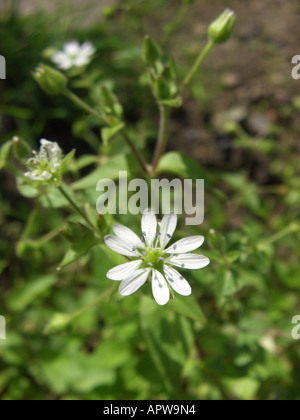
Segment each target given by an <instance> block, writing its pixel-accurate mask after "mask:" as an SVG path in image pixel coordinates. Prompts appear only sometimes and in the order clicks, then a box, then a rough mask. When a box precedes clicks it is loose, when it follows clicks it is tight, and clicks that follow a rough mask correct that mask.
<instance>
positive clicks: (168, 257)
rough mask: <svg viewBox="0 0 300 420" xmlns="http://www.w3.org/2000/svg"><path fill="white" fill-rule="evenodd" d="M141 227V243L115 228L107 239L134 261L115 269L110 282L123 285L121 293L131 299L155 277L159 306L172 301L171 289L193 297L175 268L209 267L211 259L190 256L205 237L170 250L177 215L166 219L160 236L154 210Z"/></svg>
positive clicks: (185, 240) (121, 228) (127, 231)
mask: <svg viewBox="0 0 300 420" xmlns="http://www.w3.org/2000/svg"><path fill="white" fill-rule="evenodd" d="M141 225H142V234H143V236H142V238H141V239H140V238H139V237H138V236H137V235H136V234H135V233H134V232H133V231H132V230H130V229H129V228H127V227H125V226H122V225H114V226H113V231H114V233H115V235H107V236H105V238H104V241H105V243H106V245H107V246H108V247H109V248H110V249H112V250H113V251H115V252H118V253H119V254H122V255H125V256H127V257H133V258H134V260H133V261H130V262H127V263H125V264H121V265H118V266H116V267H114V268H112V269H111V270H109V271H108V273H107V274H106V276H107V277H108V278H109V279H110V280H117V281H121V284H120V287H119V292H120V294H121V295H123V296H128V295H131V294H132V293H134V292H135V291H136V290H138V289H139V288H140V287H141V286H142V285H143V284H144V283H145V282H146V281H147V278H148V276H149V274H151V277H152V293H153V296H154V299H155V300H156V302H157V303H158V304H159V305H165V304H166V303H167V302H168V301H169V299H170V288H169V287H170V286H171V287H172V289H173V290H175V292H177V293H179V294H180V295H183V296H188V295H190V294H191V292H192V290H191V287H190V285H189V283H188V282H187V281H186V279H185V278H184V277H183V276H182V275H181V274H180V273H179V272H178V271H177V270H176V269H175V268H174V267H181V268H186V269H190V270H193V269H194V270H195V269H200V268H203V267H205V266H207V265H208V264H209V262H210V261H209V259H208V258H207V257H205V256H203V255H199V254H192V253H190V251H194V250H195V249H197V248H199V247H200V246H201V245H202V244H203V242H204V238H203V236H190V237H187V238H183V239H180V240H179V241H177V242H175V243H174V244H173V245H171V246H169V247H167V248H166V246H167V245H168V243H169V241H170V239H171V237H172V235H173V233H174V231H175V229H176V225H177V216H176V215H175V214H166V215H165V216H164V217H163V219H162V221H161V224H160V229H159V232H158V233H156V232H157V220H156V216H155V215H154V214H153V213H152V212H151V211H150V210H146V211H145V212H144V214H143V216H142V223H141Z"/></svg>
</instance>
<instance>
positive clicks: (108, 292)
mask: <svg viewBox="0 0 300 420" xmlns="http://www.w3.org/2000/svg"><path fill="white" fill-rule="evenodd" d="M113 289H114V286H113V287H111V288H110V289H108V290H106V291H105V292H103V293H101V295H99V296H98V297H97V298H96V299H94V300H92V302H90V303H88V304H87V305H85V306H83V307H82V308H80V309H78V311H76V312H74V313H73V314H72V315H70V316H69V318H68V323H69V322H71V321H73V320H74V319H75V318H77V317H78V316H80V315H82V314H83V313H84V312H86V311H88V310H89V309H91V308H92V307H93V306H95V305H97V304H98V303H99V302H101V301H102V300H103V299H105V298H106V297H107V296H109V294H110V293H112V291H113Z"/></svg>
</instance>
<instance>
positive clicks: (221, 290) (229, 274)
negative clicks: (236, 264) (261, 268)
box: [217, 266, 239, 307]
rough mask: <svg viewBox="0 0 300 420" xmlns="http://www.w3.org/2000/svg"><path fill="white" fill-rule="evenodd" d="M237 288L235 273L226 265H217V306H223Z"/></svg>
mask: <svg viewBox="0 0 300 420" xmlns="http://www.w3.org/2000/svg"><path fill="white" fill-rule="evenodd" d="M238 289H239V285H238V283H237V279H236V276H235V273H234V272H233V271H231V270H228V269H227V268H226V267H224V266H221V267H219V270H218V274H217V300H218V304H219V306H220V307H221V306H223V305H224V303H225V302H226V300H227V299H228V298H229V297H231V296H232V295H234V294H235V293H236V292H237V291H238Z"/></svg>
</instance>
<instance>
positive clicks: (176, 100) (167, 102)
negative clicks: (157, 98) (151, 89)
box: [161, 96, 182, 108]
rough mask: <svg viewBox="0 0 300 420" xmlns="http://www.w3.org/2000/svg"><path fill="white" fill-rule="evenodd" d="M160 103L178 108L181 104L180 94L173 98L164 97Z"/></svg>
mask: <svg viewBox="0 0 300 420" xmlns="http://www.w3.org/2000/svg"><path fill="white" fill-rule="evenodd" d="M161 103H162V104H163V105H166V106H170V107H174V108H180V107H181V105H182V98H181V96H177V97H176V98H174V99H165V100H164V101H161Z"/></svg>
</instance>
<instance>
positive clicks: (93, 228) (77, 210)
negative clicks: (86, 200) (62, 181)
mask: <svg viewBox="0 0 300 420" xmlns="http://www.w3.org/2000/svg"><path fill="white" fill-rule="evenodd" d="M58 189H59V191H60V192H61V194H62V195H63V196H64V198H65V199H66V200H67V201H68V202H69V203H70V205H71V206H72V207H73V209H74V210H75V211H76V213H78V214H79V215H80V216H81V217H82V218H83V219H84V220H85V221H86V223H87V224H88V225H89V226H90V227H91V228H92V230H93V232H94V231H95V230H96V226H95V225H94V224H93V223H92V222H91V221H90V219H89V218H88V216H87V215H86V214H85V213H84V211H83V210H81V209H80V208H79V207H78V206H77V204H76V203H75V201H74V200H73V199H72V198H71V197H70V196H69V194H68V193H67V192H66V190H65V189H64V188H63V187H62V186H60V187H58Z"/></svg>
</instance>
